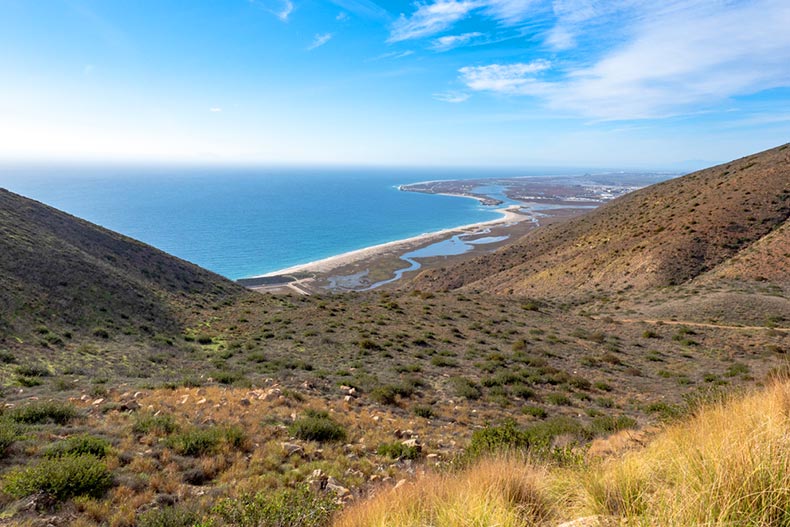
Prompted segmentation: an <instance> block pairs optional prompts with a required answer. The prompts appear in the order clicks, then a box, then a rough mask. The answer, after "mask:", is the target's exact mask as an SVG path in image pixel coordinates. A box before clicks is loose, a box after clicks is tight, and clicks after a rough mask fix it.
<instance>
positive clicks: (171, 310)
mask: <svg viewBox="0 0 790 527" xmlns="http://www.w3.org/2000/svg"><path fill="white" fill-rule="evenodd" d="M243 291H244V290H243V289H242V288H241V287H239V286H237V285H236V284H234V283H233V282H231V281H229V280H226V279H224V278H222V277H221V276H219V275H216V274H214V273H211V272H209V271H206V270H204V269H201V268H199V267H197V266H195V265H193V264H190V263H188V262H185V261H183V260H180V259H178V258H175V257H173V256H170V255H168V254H166V253H164V252H162V251H159V250H157V249H154V248H153V247H150V246H148V245H145V244H143V243H141V242H138V241H135V240H132V239H130V238H127V237H125V236H122V235H120V234H117V233H114V232H112V231H109V230H107V229H104V228H101V227H99V226H96V225H93V224H91V223H89V222H87V221H84V220H81V219H78V218H75V217H73V216H70V215H68V214H66V213H64V212H61V211H58V210H56V209H53V208H51V207H48V206H46V205H43V204H41V203H38V202H36V201H33V200H30V199H27V198H24V197H22V196H19V195H16V194H13V193H11V192H8V191H6V190H3V189H0V335H3V334H15V335H16V334H24V333H26V332H28V331H30V330H31V329H32V327H33V326H35V325H37V324H42V325H55V326H59V327H63V328H66V329H68V330H70V331H76V332H84V331H92V330H93V329H92V328H94V326H97V325H98V326H101V327H110V328H117V329H119V330H131V331H133V332H134V333H137V332H142V333H152V332H154V331H162V330H170V329H173V328H175V327H177V325H178V322H177V320H178V319H179V318H180V315H179V314H178V313H179V312H183V311H184V310H187V309H190V308H199V307H201V306H202V305H204V304H211V303H216V302H221V301H224V300H227V299H229V298H231V297H234V296H236V295H239V294H241V293H243Z"/></svg>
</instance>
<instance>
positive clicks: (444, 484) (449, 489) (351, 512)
mask: <svg viewBox="0 0 790 527" xmlns="http://www.w3.org/2000/svg"><path fill="white" fill-rule="evenodd" d="M544 478H545V474H544V473H543V472H542V471H541V470H540V469H538V468H534V467H530V466H528V465H526V464H524V463H523V462H511V461H509V460H508V459H497V460H486V461H483V462H481V463H478V464H477V465H475V466H474V467H472V468H470V469H468V470H465V471H463V472H461V473H458V474H444V475H431V476H426V477H424V478H422V479H420V480H418V481H417V482H416V483H414V484H407V485H403V486H401V487H400V488H397V489H392V490H389V491H386V492H384V493H382V494H380V495H378V496H376V497H375V498H373V499H371V500H369V501H367V502H364V503H362V504H361V505H358V506H355V507H351V508H350V509H348V510H346V511H345V512H344V513H343V514H342V515H341V516H340V517H339V519H338V520H337V522H336V523H335V525H336V526H337V527H352V526H353V527H356V526H359V527H362V526H365V527H427V526H433V525H436V526H443V527H467V526H478V525H479V526H481V527H482V526H489V525H496V526H498V527H518V526H521V525H532V524H536V523H537V524H540V523H542V522H543V521H544V520H546V519H548V517H549V515H550V506H549V501H548V500H547V496H544V495H543V491H542V489H541V481H542V480H543V479H544Z"/></svg>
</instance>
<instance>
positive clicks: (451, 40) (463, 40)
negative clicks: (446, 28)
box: [431, 31, 483, 51]
mask: <svg viewBox="0 0 790 527" xmlns="http://www.w3.org/2000/svg"><path fill="white" fill-rule="evenodd" d="M482 36H483V33H480V32H479V31H473V32H470V33H463V34H461V35H447V36H444V37H439V38H437V39H436V40H434V41H433V44H432V45H431V47H432V48H433V49H434V50H435V51H449V50H451V49H453V48H457V47H460V46H464V45H466V44H468V43H469V42H471V41H472V40H474V39H477V38H479V37H482Z"/></svg>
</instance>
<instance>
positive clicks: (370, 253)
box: [239, 195, 533, 280]
mask: <svg viewBox="0 0 790 527" xmlns="http://www.w3.org/2000/svg"><path fill="white" fill-rule="evenodd" d="M453 196H456V197H465V198H471V199H476V198H474V197H473V196H464V195H453ZM495 210H496V212H499V213H501V214H502V217H500V218H495V219H492V220H486V221H481V222H477V223H470V224H467V225H461V226H458V227H450V228H446V229H441V230H438V231H431V232H426V233H423V234H418V235H417V236H411V237H409V238H401V239H398V240H393V241H390V242H385V243H380V244H377V245H371V246H368V247H363V248H361V249H355V250H353V251H347V252H345V253H340V254H337V255H334V256H329V257H327V258H322V259H320V260H315V261H312V262H307V263H303V264H298V265H294V266H291V267H286V268H284V269H280V270H277V271H272V272H269V273H265V274H260V275H255V276H250V277H246V278H241V279H239V280H255V279H260V278H272V277H276V276H285V275H290V274H295V273H304V272H313V273H326V272H330V271H332V270H334V269H337V268H339V267H343V266H346V265H349V264H353V263H356V262H360V261H362V260H367V259H369V258H373V257H376V256H379V255H380V254H382V253H384V252H387V251H392V250H397V249H398V248H399V247H403V248H404V249H407V248H411V247H412V246H414V245H415V244H417V245H421V244H424V243H428V242H431V241H439V240H438V238H443V237H445V236H448V235H452V234H458V233H460V232H465V231H468V230H472V229H479V228H484V227H490V226H494V225H504V224H515V223H519V222H522V221H526V220H531V219H533V217H532V216H530V215H527V214H523V213H521V212H516V211H518V210H521V207H520V206H518V205H512V206H510V207H506V208H500V209H495Z"/></svg>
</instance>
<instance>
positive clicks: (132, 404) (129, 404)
mask: <svg viewBox="0 0 790 527" xmlns="http://www.w3.org/2000/svg"><path fill="white" fill-rule="evenodd" d="M139 409H140V405H139V404H138V403H137V401H126V402H124V403H122V404H121V406H119V407H118V410H119V411H121V412H136V411H137V410H139Z"/></svg>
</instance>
